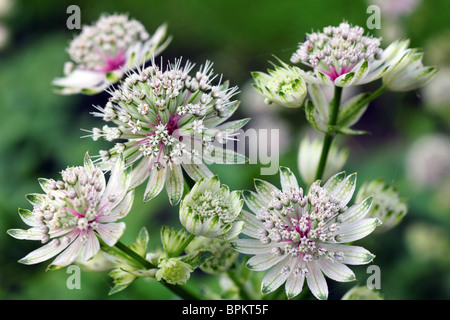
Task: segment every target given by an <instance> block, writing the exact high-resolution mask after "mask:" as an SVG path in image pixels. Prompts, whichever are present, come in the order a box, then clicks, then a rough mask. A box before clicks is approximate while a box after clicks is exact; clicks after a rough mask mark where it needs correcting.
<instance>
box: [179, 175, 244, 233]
mask: <svg viewBox="0 0 450 320" xmlns="http://www.w3.org/2000/svg"><path fill="white" fill-rule="evenodd" d="M243 205H244V200H243V199H241V197H240V192H239V191H233V192H230V189H229V188H228V186H226V185H221V184H220V180H219V177H218V176H217V175H216V176H214V177H212V178H210V179H207V180H205V179H204V178H203V179H200V180H199V181H197V183H196V184H195V185H194V187H193V188H192V190H191V191H190V192H189V194H187V195H186V197H185V198H184V199H183V201H182V202H181V206H180V221H181V224H182V225H183V226H184V227H185V228H186V230H187V231H189V232H190V233H192V234H194V235H198V236H204V237H208V238H219V239H224V240H229V239H232V238H234V237H236V236H237V235H238V234H239V233H240V232H241V230H242V228H243V222H242V221H239V222H236V221H235V220H236V218H237V216H238V215H239V213H240V212H241V209H242V207H243Z"/></svg>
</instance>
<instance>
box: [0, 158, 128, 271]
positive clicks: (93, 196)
mask: <svg viewBox="0 0 450 320" xmlns="http://www.w3.org/2000/svg"><path fill="white" fill-rule="evenodd" d="M61 175H62V180H58V181H55V180H53V179H43V178H42V179H39V182H40V185H41V187H42V189H43V190H44V192H45V193H44V194H29V195H27V199H28V201H30V203H31V204H32V205H33V210H32V211H29V210H25V209H19V214H20V217H21V218H22V220H23V221H24V222H25V223H26V224H27V225H29V226H31V228H30V229H28V230H21V229H11V230H9V231H8V233H9V235H11V236H12V237H14V238H17V239H25V240H40V241H42V243H45V245H44V246H42V247H41V248H39V249H37V250H35V251H33V252H31V253H29V254H28V255H27V256H25V257H24V258H22V259H21V260H20V261H19V262H21V263H24V264H35V263H39V262H42V261H45V260H48V259H50V258H52V257H54V256H57V257H56V259H55V260H54V261H53V262H52V263H51V265H53V266H56V267H59V266H66V265H69V264H71V263H72V262H74V261H75V259H76V258H78V257H81V258H82V259H83V260H84V261H87V260H89V259H90V258H92V257H93V256H94V255H95V254H96V253H97V252H99V250H100V243H99V239H98V238H97V237H100V238H101V240H102V241H103V242H105V243H106V244H107V245H109V246H113V245H115V243H116V242H117V240H118V239H119V238H120V237H121V236H122V233H123V232H124V230H125V223H123V222H116V221H117V220H119V219H122V218H124V217H125V216H126V215H127V214H128V212H129V211H130V209H131V206H132V203H133V195H134V193H133V191H128V186H129V184H130V181H131V170H130V169H124V160H123V158H122V157H119V160H118V161H117V162H116V165H115V167H114V168H113V169H112V172H111V176H110V178H109V181H108V184H106V182H105V177H104V175H103V172H102V171H101V170H100V169H99V168H97V167H95V166H94V165H93V163H92V161H91V160H90V158H89V156H88V155H87V154H86V156H85V159H84V166H80V167H70V168H67V169H66V170H64V171H62V173H61Z"/></svg>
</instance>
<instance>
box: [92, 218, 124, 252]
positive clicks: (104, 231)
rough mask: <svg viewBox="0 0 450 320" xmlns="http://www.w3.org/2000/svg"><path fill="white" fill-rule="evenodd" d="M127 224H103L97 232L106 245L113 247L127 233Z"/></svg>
mask: <svg viewBox="0 0 450 320" xmlns="http://www.w3.org/2000/svg"><path fill="white" fill-rule="evenodd" d="M125 227H126V226H125V223H123V222H119V223H105V224H103V223H101V224H99V226H98V227H97V229H96V231H97V233H98V234H99V236H100V238H102V240H103V241H105V243H106V244H107V245H108V246H110V247H112V246H113V245H115V244H116V242H117V241H118V240H119V239H120V237H121V236H122V234H123V232H124V231H125Z"/></svg>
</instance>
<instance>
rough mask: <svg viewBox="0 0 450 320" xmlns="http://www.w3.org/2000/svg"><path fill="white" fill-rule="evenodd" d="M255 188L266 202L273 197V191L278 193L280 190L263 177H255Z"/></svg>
mask: <svg viewBox="0 0 450 320" xmlns="http://www.w3.org/2000/svg"><path fill="white" fill-rule="evenodd" d="M255 189H256V191H257V192H258V194H259V196H260V197H261V199H263V200H264V202H265V203H268V202H269V201H271V200H272V199H273V195H272V193H278V192H279V191H280V190H279V189H278V188H277V187H275V186H274V185H273V184H271V183H269V182H267V181H264V180H261V179H255Z"/></svg>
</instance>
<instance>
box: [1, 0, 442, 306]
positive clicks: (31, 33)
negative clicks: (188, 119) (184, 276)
mask: <svg viewBox="0 0 450 320" xmlns="http://www.w3.org/2000/svg"><path fill="white" fill-rule="evenodd" d="M391 2H393V3H394V4H395V5H394V4H392V3H391V4H389V3H388V4H387V5H386V1H381V0H378V1H376V3H375V4H377V5H379V6H380V8H381V9H382V13H381V18H382V22H381V29H380V30H371V31H370V32H371V33H372V34H374V35H376V36H381V37H383V42H384V46H386V45H387V44H388V43H389V42H390V41H392V39H395V38H399V37H408V38H410V39H411V46H413V47H420V48H422V49H423V50H424V51H425V55H424V62H425V64H427V65H436V66H438V67H439V68H440V72H439V74H438V76H437V77H436V78H435V79H434V80H433V81H432V82H431V83H430V84H429V85H428V86H427V87H426V88H423V89H420V90H416V91H414V92H408V93H389V92H388V93H386V94H385V95H383V96H381V97H380V98H378V99H377V100H376V101H374V102H373V103H372V104H371V105H370V107H369V109H368V111H367V112H366V114H365V115H364V116H363V118H362V119H361V121H360V122H359V123H358V124H357V128H358V129H364V130H369V131H370V132H371V134H370V135H365V136H357V137H351V138H345V139H341V140H340V141H339V142H340V143H341V144H342V145H345V146H346V147H347V148H349V150H350V157H349V160H348V161H347V163H346V165H345V168H344V169H345V170H346V171H347V172H355V171H357V172H358V186H361V185H362V183H363V182H364V181H365V180H372V179H377V178H383V179H384V180H385V181H386V182H393V183H394V184H395V185H396V186H397V188H398V191H399V193H400V195H401V196H402V197H404V198H406V199H407V200H408V206H409V211H408V214H407V216H406V217H405V219H404V220H403V222H402V223H401V224H400V225H399V226H398V227H396V228H394V229H392V230H391V231H388V232H386V233H382V234H377V235H372V236H370V237H367V238H366V239H363V240H360V241H359V244H360V245H362V246H365V247H366V248H368V249H369V250H370V251H371V252H373V253H375V254H376V256H377V257H376V259H375V260H374V264H376V265H378V266H379V267H380V269H381V292H382V294H383V295H384V297H385V299H449V298H450V272H449V270H450V200H449V199H450V173H449V171H450V142H449V140H450V136H449V127H450V111H449V110H450V90H449V89H450V88H449V83H450V42H449V39H450V37H449V35H450V26H449V23H448V12H449V9H450V8H449V2H448V0H433V1H424V0H422V1H420V0H401V1H391ZM71 4H77V5H78V6H79V7H80V9H81V19H82V23H83V24H91V23H92V22H93V21H95V20H96V19H97V18H98V17H99V16H100V15H101V14H102V13H115V12H117V13H124V12H126V13H129V15H130V17H133V18H135V19H137V20H139V21H141V22H142V23H143V24H144V26H145V27H146V28H147V30H148V31H149V32H150V33H152V32H153V31H154V30H155V29H156V28H157V27H158V26H159V25H160V24H162V23H164V22H167V23H168V30H169V33H170V34H171V35H172V36H173V41H172V43H171V44H170V46H169V47H168V49H166V50H165V51H164V53H163V56H164V57H165V58H168V59H172V58H174V57H179V56H183V57H184V58H185V59H190V60H191V61H192V62H195V63H197V65H200V64H202V63H204V62H205V60H207V59H209V60H211V61H213V62H214V69H215V71H216V72H217V73H222V74H223V75H224V78H226V79H230V81H231V83H232V84H234V85H238V86H239V87H240V95H239V99H240V100H241V101H242V103H241V107H240V108H239V110H238V112H237V113H236V115H235V116H234V117H233V118H239V117H242V116H246V117H247V116H248V117H252V121H250V123H249V124H248V127H253V128H278V129H280V132H281V138H282V139H281V140H280V150H281V152H282V154H281V158H280V164H281V165H285V166H289V167H291V168H292V169H293V170H294V172H295V173H296V175H297V177H298V178H299V179H300V176H299V174H298V169H297V152H298V145H299V141H300V139H301V138H302V137H303V136H304V135H305V134H308V132H309V131H308V124H307V122H306V121H305V117H304V114H303V112H302V111H301V110H295V109H283V108H281V107H277V106H274V105H273V106H267V105H265V104H264V102H263V101H262V99H261V98H260V97H259V96H258V95H257V94H256V93H255V91H254V90H253V88H252V87H251V82H252V80H251V75H250V72H251V71H265V70H266V69H267V68H268V67H270V64H269V61H270V60H273V55H276V56H277V57H279V58H281V59H282V60H284V61H286V62H288V61H289V58H290V56H291V54H292V52H294V51H295V49H296V46H297V43H298V42H300V41H302V39H303V37H304V35H305V33H308V32H311V31H312V30H317V29H321V28H323V27H324V26H327V25H336V24H339V23H340V22H341V21H343V20H347V21H349V22H350V23H352V24H358V25H360V26H363V27H366V20H367V19H368V18H369V16H370V14H368V13H366V10H367V7H368V5H370V4H372V3H369V2H366V1H351V3H350V2H349V1H347V0H326V1H324V0H323V1H293V0H291V1H287V0H277V1H273V0H258V1H250V0H227V1H221V0H184V1H179V0H178V1H175V0H164V1H134V0H129V1H123V0H96V1H87V0H86V1H70V2H66V1H60V0H58V1H56V0H40V1H31V0H30V1H19V0H0V299H170V298H172V294H171V293H170V292H169V291H167V290H166V289H165V288H164V287H163V286H161V285H160V284H159V283H156V282H153V281H145V280H143V279H138V280H137V281H135V282H134V283H133V284H132V285H131V286H130V287H129V288H127V289H126V290H125V291H122V292H120V293H119V294H117V295H113V296H108V295H107V293H108V291H109V289H110V287H111V279H110V278H109V277H108V276H107V273H106V272H99V273H91V272H85V271H83V272H82V274H81V277H82V280H81V285H82V288H81V290H69V289H68V288H67V287H66V280H67V277H68V276H69V275H68V274H67V273H66V271H65V269H62V270H59V271H52V272H50V271H49V272H46V271H45V269H46V267H47V264H46V263H42V264H39V265H35V266H24V265H20V264H18V263H17V260H18V259H20V258H22V257H23V256H24V255H26V254H27V253H28V252H30V251H31V250H33V249H35V248H37V247H38V246H39V244H38V243H37V242H33V241H19V240H15V239H12V238H11V237H9V236H7V234H6V230H7V229H10V228H24V227H25V225H24V224H23V223H22V221H21V220H20V218H19V216H18V214H17V208H18V207H22V208H28V209H29V208H30V205H29V204H28V202H27V201H26V199H25V197H24V195H25V194H27V193H32V192H40V191H41V190H40V189H39V184H38V182H37V179H38V178H39V177H49V178H50V177H54V178H57V177H58V176H59V172H60V171H61V170H63V169H65V168H66V167H67V166H69V165H71V166H72V165H80V164H81V162H82V159H83V156H84V154H85V152H86V151H89V152H90V154H97V152H98V150H100V149H104V148H106V147H107V146H108V145H107V144H106V143H103V142H95V143H94V142H93V141H91V140H90V139H80V137H81V136H82V135H83V133H82V131H81V130H80V129H81V128H85V129H90V128H92V127H94V126H99V125H102V124H101V121H100V119H98V118H94V117H93V116H91V115H90V114H89V113H90V112H91V111H93V108H92V105H93V104H104V103H105V101H106V99H107V97H108V95H107V94H99V95H96V96H81V95H78V96H59V95H56V94H54V93H53V92H52V89H51V85H50V83H51V81H52V79H53V78H55V77H58V76H61V75H62V72H63V64H64V62H65V61H67V60H68V54H67V53H66V48H67V46H68V43H69V42H70V40H71V39H72V38H73V36H74V35H75V34H77V33H78V31H77V30H68V29H67V28H66V19H67V18H68V16H69V15H68V14H67V13H66V9H67V7H68V6H69V5H71ZM377 85H378V83H375V84H374V85H371V86H368V87H361V88H358V90H359V89H361V90H372V89H374V88H376V86H377ZM260 167H261V165H258V164H251V165H235V166H225V165H222V166H216V167H214V168H213V170H214V171H215V172H217V173H218V174H219V175H220V177H221V180H222V182H223V183H226V184H228V185H230V186H231V187H232V188H234V189H244V188H252V181H253V177H260V178H263V179H266V180H269V181H271V182H273V183H275V184H277V183H278V181H277V180H278V176H273V177H272V176H264V177H261V176H260V171H259V169H260ZM136 192H137V196H136V201H135V204H134V207H133V212H132V213H131V214H130V215H129V216H128V217H127V218H126V223H127V231H126V233H125V235H124V237H123V242H124V243H131V242H132V241H133V240H134V239H135V237H136V235H137V233H138V231H139V230H140V229H141V227H142V226H145V227H146V228H147V229H148V230H149V232H150V235H151V239H150V245H151V247H152V248H156V247H158V246H160V239H159V228H160V226H161V224H163V223H164V224H168V225H172V226H177V208H172V207H170V205H169V204H168V202H167V196H166V194H165V192H162V193H161V194H160V196H158V197H157V198H156V199H154V200H152V201H151V202H150V203H147V204H144V203H142V201H139V200H140V199H142V194H143V189H141V188H138V190H137V191H136ZM354 270H355V272H356V274H357V277H358V283H350V284H348V283H344V284H342V283H335V282H332V281H330V282H329V285H330V299H340V298H341V296H342V295H343V294H344V293H345V292H346V291H347V290H348V289H350V288H351V287H353V286H354V285H355V284H361V285H364V284H365V282H366V279H367V277H368V276H369V274H367V273H366V266H357V267H355V268H354ZM195 277H198V278H201V279H202V281H211V286H214V280H207V279H205V278H204V277H203V276H202V275H194V278H195ZM306 297H308V296H306Z"/></svg>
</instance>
